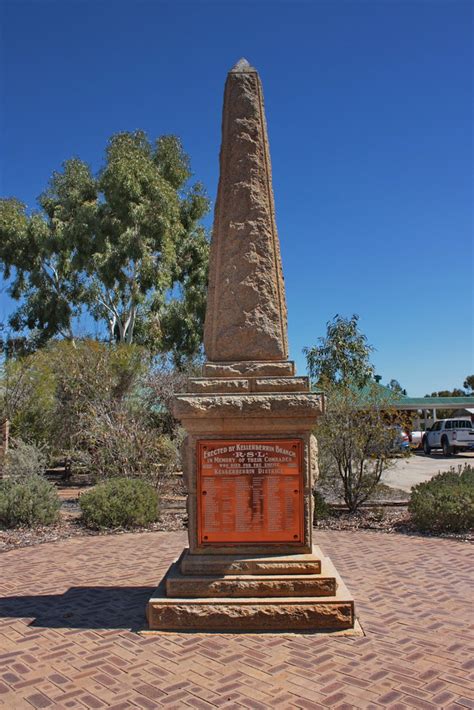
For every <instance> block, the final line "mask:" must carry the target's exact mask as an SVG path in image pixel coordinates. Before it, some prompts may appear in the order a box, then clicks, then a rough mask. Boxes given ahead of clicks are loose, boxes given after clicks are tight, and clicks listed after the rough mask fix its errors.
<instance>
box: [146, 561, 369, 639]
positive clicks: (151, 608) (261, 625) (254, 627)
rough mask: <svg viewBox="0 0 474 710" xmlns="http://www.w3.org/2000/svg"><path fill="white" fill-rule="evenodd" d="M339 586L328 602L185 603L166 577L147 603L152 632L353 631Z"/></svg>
mask: <svg viewBox="0 0 474 710" xmlns="http://www.w3.org/2000/svg"><path fill="white" fill-rule="evenodd" d="M327 559H328V558H326V560H327ZM329 564H330V562H329ZM168 574H169V572H168ZM336 581H337V591H336V594H335V595H333V596H325V597H298V598H292V597H262V598H256V597H251V598H245V597H236V598H232V597H222V598H216V597H213V598H208V597H199V598H195V599H183V598H182V597H168V596H166V577H165V579H164V580H163V581H162V583H161V584H160V586H159V587H158V589H157V590H156V592H155V594H154V595H153V596H152V597H151V599H150V601H149V603H148V608H147V617H148V623H149V628H150V629H160V630H170V631H179V630H187V631H299V630H305V631H313V630H314V631H317V630H339V629H351V628H353V627H354V622H355V616H354V601H353V599H352V597H351V594H350V592H349V591H348V590H347V588H346V587H345V585H344V583H343V582H342V580H341V579H340V577H338V576H336Z"/></svg>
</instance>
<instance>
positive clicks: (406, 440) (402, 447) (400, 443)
mask: <svg viewBox="0 0 474 710" xmlns="http://www.w3.org/2000/svg"><path fill="white" fill-rule="evenodd" d="M393 430H394V438H393V450H394V451H408V449H409V448H410V437H409V434H408V432H406V431H405V429H403V428H402V427H401V426H399V425H398V424H397V425H396V426H394V427H393Z"/></svg>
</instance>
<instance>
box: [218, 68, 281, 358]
mask: <svg viewBox="0 0 474 710" xmlns="http://www.w3.org/2000/svg"><path fill="white" fill-rule="evenodd" d="M204 348H205V351H206V355H207V358H208V360H209V361H211V362H229V361H275V360H286V359H287V357H288V341H287V315H286V301H285V288H284V281H283V274H282V267H281V257H280V244H279V241H278V234H277V230H276V224H275V209H274V200H273V188H272V175H271V165H270V153H269V147H268V137H267V126H266V121H265V113H264V107H263V94H262V86H261V83H260V78H259V76H258V73H257V71H256V70H255V69H254V68H253V67H251V66H250V64H249V63H248V62H247V60H246V59H241V60H240V61H239V62H237V64H236V65H235V67H234V68H233V69H232V70H231V71H230V72H229V74H228V75H227V81H226V85H225V91H224V108H223V117H222V144H221V152H220V178H219V187H218V193H217V201H216V208H215V215H214V228H213V234H212V244H211V259H210V273H209V290H208V303H207V312H206V321H205V329H204Z"/></svg>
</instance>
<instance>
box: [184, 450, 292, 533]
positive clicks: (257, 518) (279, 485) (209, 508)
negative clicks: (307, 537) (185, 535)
mask: <svg viewBox="0 0 474 710" xmlns="http://www.w3.org/2000/svg"><path fill="white" fill-rule="evenodd" d="M197 455H198V538H199V542H200V543H201V544H212V543H256V544H257V543H261V542H275V543H279V542H286V543H291V542H294V543H299V542H301V541H302V536H303V480H302V442H301V441H300V440H299V439H293V440H285V441H280V440H271V439H270V440H259V441H236V440H233V441H222V440H214V441H200V442H199V443H198V451H197Z"/></svg>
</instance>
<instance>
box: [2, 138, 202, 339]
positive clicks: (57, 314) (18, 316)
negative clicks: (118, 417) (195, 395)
mask: <svg viewBox="0 0 474 710" xmlns="http://www.w3.org/2000/svg"><path fill="white" fill-rule="evenodd" d="M190 178H191V170H190V162H189V157H188V156H187V155H186V153H185V152H184V150H183V148H182V145H181V143H180V141H179V139H178V138H176V137H175V136H162V137H161V138H159V139H158V140H156V141H155V142H154V143H151V142H150V141H149V140H148V138H147V136H146V135H145V133H144V132H142V131H136V132H134V133H119V134H116V135H114V136H112V138H111V139H110V141H109V143H108V145H107V148H106V154H105V164H104V165H103V167H102V169H101V170H100V171H99V172H98V174H96V175H94V174H93V172H92V170H91V168H90V167H89V166H88V165H87V164H86V163H85V162H84V161H82V160H80V159H78V158H73V159H71V160H67V161H66V162H65V163H64V164H63V166H62V170H61V171H58V172H55V173H54V174H53V176H52V178H51V180H50V183H49V185H48V188H47V189H46V191H45V192H44V193H43V194H42V195H41V196H40V198H39V206H40V210H39V211H38V212H35V213H33V214H31V215H29V214H28V212H27V210H26V207H25V205H23V204H22V203H21V202H19V201H18V200H16V199H6V200H2V201H1V202H0V242H1V246H0V263H1V265H2V266H3V272H4V276H5V277H6V278H9V277H12V282H11V285H10V294H11V295H12V297H13V298H15V299H17V300H18V301H20V306H19V308H18V309H17V311H16V312H15V313H14V314H13V316H12V317H11V325H12V326H13V327H14V328H15V329H18V330H20V329H22V328H29V329H37V330H39V331H40V332H41V334H42V337H43V338H44V339H48V338H50V337H52V336H54V335H62V336H64V337H69V338H72V336H73V323H74V322H75V321H74V319H75V317H76V316H77V315H79V314H80V312H81V310H82V309H84V308H85V309H87V310H88V312H89V313H90V314H91V315H92V316H93V318H94V319H96V320H97V321H99V322H103V323H105V325H106V328H107V332H108V337H109V339H110V340H112V341H118V342H126V343H131V342H132V341H133V340H134V332H135V328H136V326H137V324H138V323H139V322H140V321H141V323H140V328H139V331H140V333H141V338H142V340H147V339H148V340H150V338H151V339H152V340H153V345H154V346H155V347H167V348H169V349H171V350H172V349H173V347H176V343H175V342H173V341H172V336H171V334H170V333H169V332H165V330H164V326H165V325H168V324H169V325H170V326H173V329H174V331H175V332H176V334H177V335H180V334H181V331H182V332H184V333H185V334H186V335H185V339H186V338H187V339H188V341H189V343H188V345H189V348H190V349H193V351H196V350H197V349H198V348H199V345H200V342H201V331H202V320H203V298H204V297H203V294H204V291H205V283H206V279H207V258H208V242H207V237H206V233H205V230H204V228H203V227H202V225H201V224H200V220H201V219H202V217H203V216H204V215H205V214H206V212H207V211H208V208H209V203H208V199H207V197H206V195H205V192H204V190H203V188H202V186H201V184H200V183H195V184H193V185H190V184H189V181H190ZM148 316H149V317H150V319H151V320H148ZM148 326H150V329H151V333H152V335H150V332H148V330H147V329H148ZM187 329H190V331H191V332H189V333H187ZM191 346H192V347H191Z"/></svg>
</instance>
